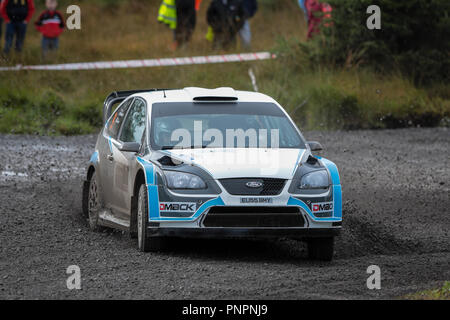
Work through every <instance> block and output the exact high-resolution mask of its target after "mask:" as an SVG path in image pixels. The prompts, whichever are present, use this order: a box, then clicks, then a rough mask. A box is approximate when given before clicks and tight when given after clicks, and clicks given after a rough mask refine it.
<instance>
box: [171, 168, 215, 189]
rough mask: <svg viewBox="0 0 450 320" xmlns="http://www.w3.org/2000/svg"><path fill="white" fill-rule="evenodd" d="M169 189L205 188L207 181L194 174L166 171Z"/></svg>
mask: <svg viewBox="0 0 450 320" xmlns="http://www.w3.org/2000/svg"><path fill="white" fill-rule="evenodd" d="M164 174H165V176H166V179H167V186H168V187H169V189H205V188H206V184H205V182H204V181H203V180H202V179H201V178H200V177H199V176H196V175H194V174H190V173H186V172H177V171H164Z"/></svg>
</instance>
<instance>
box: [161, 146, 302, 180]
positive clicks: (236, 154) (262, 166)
mask: <svg viewBox="0 0 450 320" xmlns="http://www.w3.org/2000/svg"><path fill="white" fill-rule="evenodd" d="M160 152H161V153H162V154H165V155H168V156H170V157H172V159H174V160H178V161H182V162H184V163H186V164H191V165H196V166H198V167H200V168H202V169H204V170H206V171H208V172H209V173H210V174H211V175H212V176H213V178H215V179H223V178H239V177H249V178H250V177H251V178H259V177H261V178H262V177H268V178H282V179H291V178H292V177H293V175H294V173H295V169H296V168H297V165H298V163H299V162H300V160H301V159H302V157H303V155H304V153H305V152H306V149H271V148H267V149H262V148H258V149H252V148H205V149H184V150H183V149H178V150H164V151H160Z"/></svg>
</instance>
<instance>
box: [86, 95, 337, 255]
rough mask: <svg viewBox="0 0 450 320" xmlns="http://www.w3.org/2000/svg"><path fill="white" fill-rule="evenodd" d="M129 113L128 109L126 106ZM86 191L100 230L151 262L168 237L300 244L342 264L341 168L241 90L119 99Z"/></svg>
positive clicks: (270, 103) (275, 107)
mask: <svg viewBox="0 0 450 320" xmlns="http://www.w3.org/2000/svg"><path fill="white" fill-rule="evenodd" d="M117 104H118V107H117V108H115V109H114V107H115V106H116V105H117ZM103 120H104V126H103V128H102V130H101V132H100V134H99V136H98V140H97V143H96V146H95V152H94V153H93V154H92V157H91V159H90V161H89V164H88V168H87V176H86V180H85V181H84V184H83V212H84V214H85V216H86V218H87V219H88V221H89V226H90V228H91V229H93V230H98V229H99V228H102V227H113V228H119V229H122V230H126V231H128V232H129V233H130V234H131V236H132V237H134V238H137V242H138V248H139V250H141V251H151V250H158V249H160V247H161V245H162V243H163V241H164V238H166V237H204V238H212V237H219V238H227V237H230V238H242V237H244V238H247V237H249V238H293V239H299V240H305V241H306V242H307V244H308V252H309V256H310V258H313V259H320V260H331V259H332V257H333V247H334V237H335V236H336V235H337V234H338V233H339V231H340V229H341V225H342V199H341V185H340V181H339V173H338V169H337V167H336V165H335V164H334V163H333V162H331V161H329V160H327V159H325V158H321V157H318V156H314V155H313V154H312V152H313V151H319V150H321V149H322V147H321V145H320V144H319V143H317V142H306V141H305V139H304V138H303V136H302V134H301V133H300V131H299V130H298V128H297V127H296V125H295V124H294V122H293V121H292V119H291V118H290V117H289V115H288V114H287V113H286V112H285V111H284V109H283V108H282V107H281V106H280V105H279V104H278V103H277V102H276V101H275V100H273V99H272V98H270V97H268V96H266V95H264V94H261V93H255V92H246V91H235V90H233V89H231V88H218V89H202V88H185V89H180V90H166V89H150V90H136V91H120V92H114V93H112V94H111V95H109V96H108V98H107V99H106V100H105V104H104V115H103Z"/></svg>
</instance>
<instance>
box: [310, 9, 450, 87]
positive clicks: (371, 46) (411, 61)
mask: <svg viewBox="0 0 450 320" xmlns="http://www.w3.org/2000/svg"><path fill="white" fill-rule="evenodd" d="M327 2H329V3H330V4H331V5H332V6H333V12H332V20H333V26H332V27H323V28H322V34H323V36H322V37H320V36H317V37H315V39H314V41H311V43H314V44H309V45H310V46H314V45H316V46H317V45H319V46H320V47H321V49H322V50H321V51H320V52H319V53H316V55H315V56H316V57H318V58H319V59H320V61H321V62H328V63H330V62H331V63H336V64H340V65H345V66H347V67H354V66H358V65H363V64H364V65H368V66H371V67H373V68H374V69H376V70H377V71H382V72H386V71H390V70H392V68H396V67H398V68H399V69H400V70H401V71H402V72H403V73H404V74H406V75H408V76H410V77H411V78H412V79H413V80H414V82H415V83H416V84H419V85H422V84H429V83H431V82H434V81H444V82H448V81H449V80H450V79H449V72H448V70H450V55H449V52H450V38H449V37H448V30H450V18H449V13H450V2H449V1H448V0H428V1H423V0H409V1H397V0H384V1H380V0H378V1H377V0H327ZM369 5H378V6H379V7H380V9H381V30H369V29H368V28H367V26H366V20H367V18H368V17H369V14H367V13H366V9H367V7H368V6H369ZM309 50H310V51H309V53H314V51H311V48H309Z"/></svg>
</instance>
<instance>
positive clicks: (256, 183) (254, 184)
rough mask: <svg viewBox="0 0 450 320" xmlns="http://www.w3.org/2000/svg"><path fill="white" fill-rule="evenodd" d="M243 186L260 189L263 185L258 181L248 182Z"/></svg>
mask: <svg viewBox="0 0 450 320" xmlns="http://www.w3.org/2000/svg"><path fill="white" fill-rule="evenodd" d="M245 185H246V186H247V187H249V188H261V187H262V186H263V183H262V182H259V181H249V182H247V183H246V184H245Z"/></svg>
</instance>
